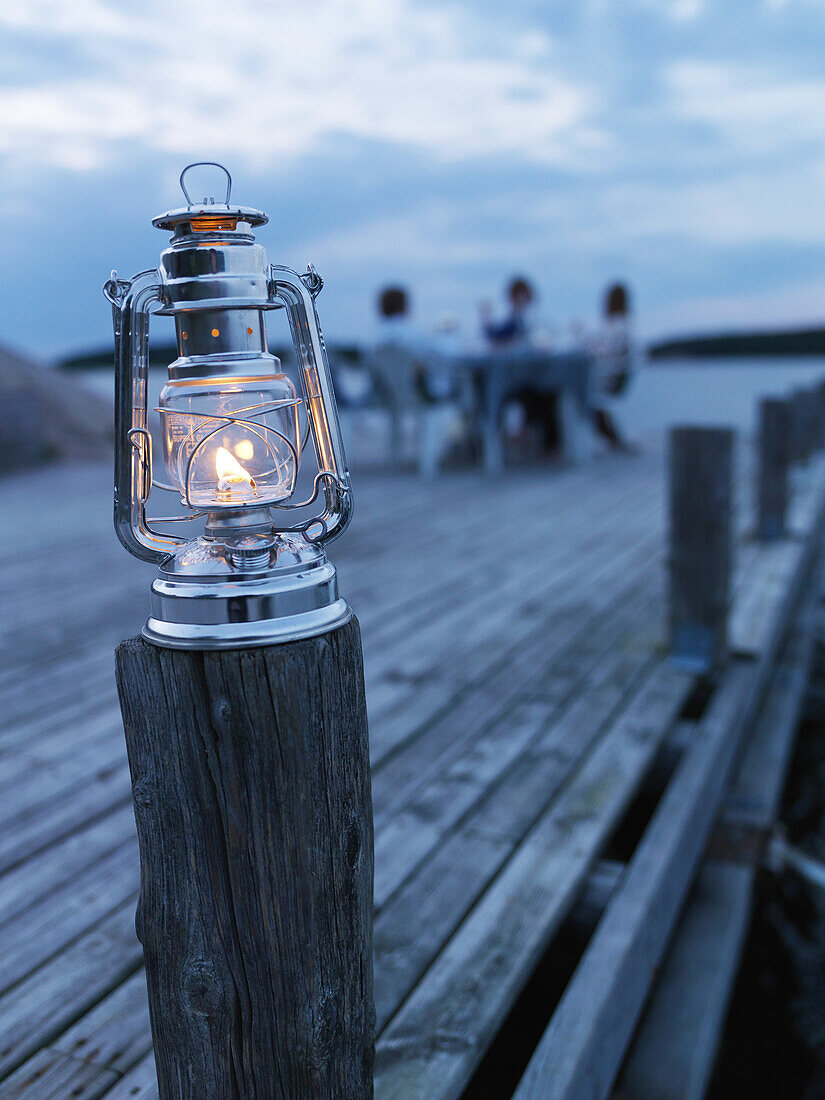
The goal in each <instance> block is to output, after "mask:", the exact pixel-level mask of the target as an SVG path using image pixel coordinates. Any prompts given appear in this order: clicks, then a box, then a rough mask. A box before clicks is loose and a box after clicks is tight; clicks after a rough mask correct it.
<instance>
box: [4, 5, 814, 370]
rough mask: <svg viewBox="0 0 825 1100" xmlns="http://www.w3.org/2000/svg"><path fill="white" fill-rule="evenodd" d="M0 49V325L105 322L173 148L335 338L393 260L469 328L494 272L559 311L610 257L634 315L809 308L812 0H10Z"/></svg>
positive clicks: (33, 343)
mask: <svg viewBox="0 0 825 1100" xmlns="http://www.w3.org/2000/svg"><path fill="white" fill-rule="evenodd" d="M0 51H2V67H1V68H0V162H1V163H2V171H0V209H2V215H3V224H4V229H5V232H4V254H3V263H2V266H1V267H0V343H2V344H7V345H12V346H14V347H17V348H20V349H22V350H24V351H30V352H32V353H34V354H37V355H39V356H43V357H50V356H55V355H61V354H65V353H70V352H74V351H79V350H82V349H85V348H90V347H95V346H100V345H103V344H105V343H106V342H108V341H109V340H110V317H109V312H108V308H107V306H106V304H105V302H104V299H103V297H102V295H101V293H100V287H101V284H102V282H103V280H104V278H105V277H106V275H107V274H108V272H109V270H110V268H112V267H116V268H117V269H118V271H119V272H120V273H121V274H129V273H132V272H134V271H138V270H140V269H142V268H146V267H151V266H153V265H154V264H155V263H156V262H157V256H158V253H159V251H160V249H161V248H162V247H163V246H164V243H165V240H166V238H165V236H164V235H163V234H161V233H160V232H159V231H158V230H155V229H153V228H152V226H151V224H150V219H151V217H152V216H153V215H155V214H157V213H159V212H161V211H163V210H164V209H167V208H169V207H172V206H176V205H178V204H179V191H178V186H177V176H178V173H179V171H180V169H181V167H182V166H183V165H184V164H186V163H187V162H188V161H191V160H221V161H223V162H225V163H226V164H227V165H228V166H229V167H230V169H231V171H232V173H233V175H234V177H235V190H234V192H233V197H234V198H235V199H237V200H238V201H239V202H242V203H246V204H249V205H253V206H258V207H261V208H263V209H264V210H266V211H268V213H269V214H270V219H271V220H270V224H269V225H268V226H267V227H266V228H265V229H264V230H263V231H262V232H261V234H260V236H261V239H262V240H263V241H264V243H265V244H266V245H267V248H268V250H269V254H270V259H271V260H273V261H274V262H278V263H287V264H290V265H291V266H294V267H299V268H300V269H303V267H304V265H305V264H306V261H307V260H312V261H313V262H314V263H315V264H316V266H317V268H318V270H319V271H320V272H321V273H322V274H323V275H324V276H325V279H326V283H327V288H326V290H325V291H324V294H323V295H322V297H321V299H320V300H319V311H320V313H321V317H322V321H323V323H324V326H325V329H326V330H327V333H328V336H329V337H330V338H331V339H333V340H335V339H349V338H356V339H357V338H363V337H365V336H369V334H370V333H371V331H372V327H373V302H374V297H375V292H376V289H377V288H378V287H379V286H380V285H381V284H382V283H385V282H387V281H400V282H402V283H406V284H407V285H409V286H410V288H411V289H412V292H413V298H414V305H415V312H416V317H417V319H418V321H419V323H420V324H421V325H422V326H425V327H426V326H427V325H429V324H430V323H431V322H432V321H433V320H434V319H435V318H436V317H437V316H438V314H439V313H441V312H442V311H445V310H447V311H451V312H454V313H456V314H458V315H459V316H460V317H461V318H462V320H463V323H464V326H465V331H470V330H472V328H473V326H474V324H475V316H476V307H477V304H478V302H479V300H480V299H482V298H495V297H496V296H497V295H499V293H500V289H501V286H502V283H503V282H504V280H505V279H506V278H507V277H508V276H510V275H511V274H513V273H524V274H526V275H528V276H529V277H531V278H532V279H533V280H535V282H536V284H537V285H538V287H539V290H540V294H541V314H542V317H543V318H544V319H545V320H546V321H547V322H549V323H550V324H552V325H554V326H556V327H557V328H558V329H559V330H560V331H562V330H565V329H566V327H567V325H568V324H569V322H570V321H571V320H573V319H582V320H584V321H586V322H593V321H594V320H595V316H596V310H597V303H598V299H599V295H600V291H601V288H602V287H603V285H604V284H605V282H606V281H607V280H609V279H613V278H616V277H620V278H624V279H627V280H628V281H629V282H630V284H631V285H632V287H633V288H634V291H635V299H636V307H637V327H638V329H639V331H640V333H641V334H643V335H645V336H656V335H661V334H671V333H677V332H686V331H696V330H718V329H720V328H730V327H732V328H736V327H747V326H753V325H759V326H763V327H768V326H771V325H774V324H776V325H782V324H790V323H807V322H814V323H818V322H822V321H825V63H824V62H825V6H823V5H821V4H820V3H817V2H814V0H737V2H736V3H730V2H726V3H723V2H721V0H719V2H716V3H714V2H712V0H510V2H509V3H501V2H500V0H497V2H493V0H455V2H450V0H439V2H438V3H431V2H429V0H301V2H300V3H295V2H294V0H292V2H289V3H287V2H282V0H233V2H232V3H221V4H217V3H212V2H211V0H162V2H161V0H141V2H140V3H134V2H130V3H127V2H125V0H119V2H114V0H26V2H25V3H11V2H9V0H7V2H6V3H5V4H4V5H3V8H2V11H0ZM158 324H160V322H158Z"/></svg>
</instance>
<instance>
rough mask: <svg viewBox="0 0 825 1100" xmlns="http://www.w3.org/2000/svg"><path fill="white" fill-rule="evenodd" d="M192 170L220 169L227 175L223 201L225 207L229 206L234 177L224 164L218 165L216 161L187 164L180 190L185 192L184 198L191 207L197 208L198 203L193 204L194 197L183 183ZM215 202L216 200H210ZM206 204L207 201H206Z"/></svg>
mask: <svg viewBox="0 0 825 1100" xmlns="http://www.w3.org/2000/svg"><path fill="white" fill-rule="evenodd" d="M190 168H220V170H221V171H222V172H223V173H224V174H225V175H226V197H225V199H224V200H223V205H224V206H229V196H230V194H231V193H232V177H231V175H230V174H229V169H228V168H225V167H224V166H223V165H222V164H218V162H217V161H216V160H196V161H194V162H193V163H192V164H187V165H186V167H185V168H184V170H183V171H182V172H181V174H180V189H181V191H183V197H184V198H185V199H186V202H187V204H188V205H189V206H195V205H196V203H194V202H192V196H191V195H190V194H189V192H188V191H187V190H186V184H185V183H184V182H183V178H184V176H185V175H186V173H187V172H188V171H189V169H190ZM210 201H212V202H214V201H215V200H214V199H212V200H210ZM204 202H206V199H204Z"/></svg>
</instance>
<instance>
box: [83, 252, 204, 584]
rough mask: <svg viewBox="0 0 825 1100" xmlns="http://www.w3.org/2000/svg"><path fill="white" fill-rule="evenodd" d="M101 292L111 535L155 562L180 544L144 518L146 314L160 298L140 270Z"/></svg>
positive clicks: (148, 470) (150, 274)
mask: <svg viewBox="0 0 825 1100" xmlns="http://www.w3.org/2000/svg"><path fill="white" fill-rule="evenodd" d="M103 293H104V294H105V295H106V298H107V300H108V301H109V302H110V303H111V306H112V323H113V325H114V330H115V516H114V519H115V531H116V533H117V537H118V538H119V539H120V541H121V542H122V543H123V545H124V546H125V547H126V549H127V550H128V551H129V552H130V553H131V554H134V555H135V557H136V558H140V559H141V560H142V561H150V562H154V563H155V564H160V562H162V561H164V560H165V559H166V558H168V557H169V555H170V554H172V553H174V551H175V550H176V549H177V548H178V546H180V545H181V543H183V542H185V541H186V540H185V539H183V538H180V537H178V536H176V535H166V534H162V533H161V532H159V531H155V530H153V529H152V528H151V527H150V526H149V521H148V519H147V518H146V502H147V500H148V499H149V494H150V493H151V491H152V436H151V434H150V433H149V429H148V409H147V402H146V389H147V382H148V373H149V316H150V313H151V310H152V307H153V306H154V305H155V304H156V303H157V302H158V301H159V300H160V284H159V282H158V272H157V271H156V270H153V271H141V272H140V274H138V275H135V277H134V278H133V279H128V280H127V279H118V277H117V272H115V271H113V272H112V275H111V278H110V279H109V280H108V282H107V283H106V285H105V286H104V288H103Z"/></svg>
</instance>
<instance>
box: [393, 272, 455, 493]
mask: <svg viewBox="0 0 825 1100" xmlns="http://www.w3.org/2000/svg"><path fill="white" fill-rule="evenodd" d="M378 313H379V318H380V320H379V331H378V334H377V340H376V349H375V355H376V358H377V359H378V360H379V361H380V363H381V364H382V367H383V378H384V380H385V383H386V385H387V386H388V387H389V390H390V392H391V393H394V394H395V401H396V403H400V405H401V406H402V407H403V406H404V405H406V404H407V403H408V402H410V401H412V404H413V405H414V406H415V407H417V409H418V414H419V415H418V428H417V431H418V453H419V469H420V471H421V473H422V475H423V476H425V477H433V476H434V475H435V472H436V470H437V469H438V466H439V464H440V462H441V460H442V458H443V457H444V456H445V455H446V453H447V452H448V450H449V449H450V447H451V445H452V444H453V443H454V442H455V441H456V440H457V439H458V438H459V437H460V436H461V434H462V432H463V431H464V423H463V420H464V417H463V412H462V407H461V401H460V398H461V391H460V385H459V377H458V374H457V367H456V362H455V356H454V355H451V354H446V353H445V349H444V347H443V346H442V347H439V342H438V340H436V339H435V337H434V336H428V335H426V334H425V333H423V332H422V331H421V330H420V329H419V328H417V326H416V325H415V324H413V322H412V320H411V317H410V309H409V297H408V295H407V292H406V290H404V288H403V287H400V286H391V287H387V288H386V289H385V290H383V291H382V292H381V293H380V294H379V297H378ZM410 387H412V390H413V394H410ZM400 431H401V427H400V421H399V422H398V423H397V425H396V428H395V429H394V432H395V435H396V439H395V441H394V443H393V452H394V454H395V455H396V458H397V456H398V453H399V451H400V449H401V440H400V437H399V432H400Z"/></svg>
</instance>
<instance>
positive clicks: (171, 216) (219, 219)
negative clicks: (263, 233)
mask: <svg viewBox="0 0 825 1100" xmlns="http://www.w3.org/2000/svg"><path fill="white" fill-rule="evenodd" d="M192 168H218V169H220V171H221V172H223V173H224V174H225V176H226V191H225V195H224V199H223V202H215V199H214V197H209V196H204V198H203V199H202V200H201V201H200V202H193V201H192V197H191V195H190V193H189V191H188V190H187V188H186V183H185V182H184V180H185V177H186V174H187V172H189V171H190V170H191V169H192ZM180 187H181V190H182V191H183V194H184V196H185V198H186V200H187V203H188V205H187V206H182V207H179V208H178V209H176V210H167V211H166V213H165V214H158V216H157V217H156V218H152V225H154V226H157V228H158V229H169V230H171V231H172V232H173V233H174V234H175V235H176V236H180V235H188V234H189V233H199V232H200V233H203V232H215V231H222V230H224V231H225V230H230V231H232V230H234V229H235V228H236V226H237V224H238V222H242V223H244V222H245V223H246V224H247V225H248V226H250V228H252V229H254V228H255V227H256V226H259V225H266V223H267V222H268V221H269V217H268V216H267V215H266V214H265V213H264V212H263V211H262V210H256V209H255V207H253V206H237V205H235V204H230V202H229V198H230V195H231V192H232V177H231V176H230V174H229V172H228V171H227V169H226V168H224V166H223V165H222V164H216V163H215V162H214V161H198V163H197V164H189V165H187V167H186V168H184V170H183V171H182V172H181V174H180Z"/></svg>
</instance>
